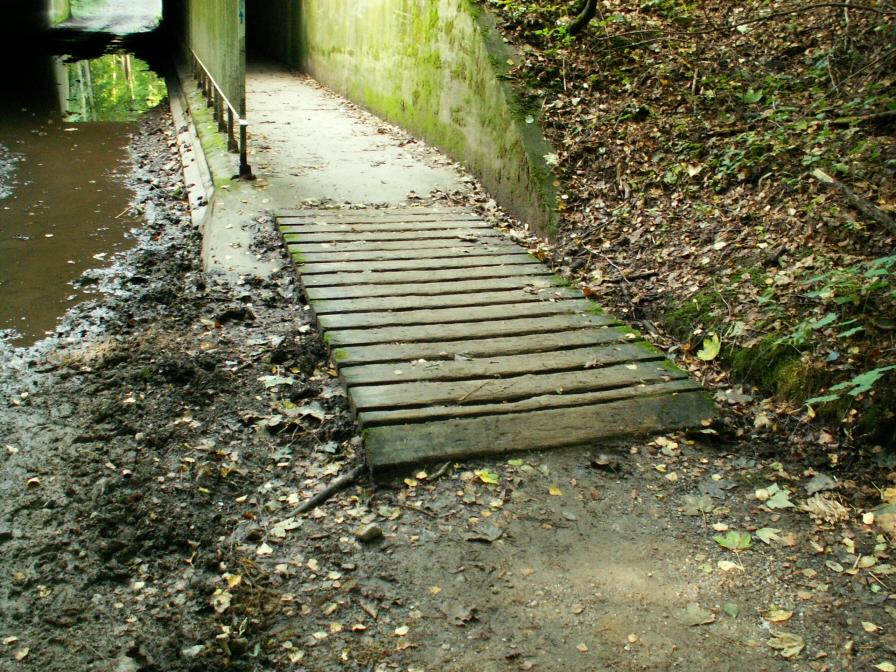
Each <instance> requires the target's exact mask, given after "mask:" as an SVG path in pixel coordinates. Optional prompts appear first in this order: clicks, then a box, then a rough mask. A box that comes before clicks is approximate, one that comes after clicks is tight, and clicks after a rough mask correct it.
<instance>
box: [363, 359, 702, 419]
mask: <svg viewBox="0 0 896 672" xmlns="http://www.w3.org/2000/svg"><path fill="white" fill-rule="evenodd" d="M684 376H685V374H684V373H682V372H681V371H678V370H676V369H673V368H672V367H670V365H669V364H668V362H667V361H666V360H663V361H647V362H644V361H638V362H632V363H629V364H614V365H612V366H607V367H604V368H600V369H587V370H582V371H562V372H559V373H545V374H535V373H529V374H525V375H522V376H514V377H512V378H487V377H483V378H478V379H472V380H448V381H420V382H410V383H397V384H395V385H360V386H357V387H349V390H348V392H349V395H348V396H349V401H350V402H351V405H352V407H353V408H354V409H355V410H357V411H358V412H363V411H369V410H373V409H389V408H412V407H420V406H434V405H437V404H439V405H446V404H458V405H463V404H481V403H500V402H502V401H514V400H516V399H526V398H528V397H538V396H541V395H545V394H550V393H551V392H556V391H557V390H563V392H564V393H566V394H574V393H577V392H596V391H598V390H609V389H612V388H615V387H631V386H635V385H640V384H641V383H651V382H665V381H669V380H675V379H676V378H683V377H684Z"/></svg>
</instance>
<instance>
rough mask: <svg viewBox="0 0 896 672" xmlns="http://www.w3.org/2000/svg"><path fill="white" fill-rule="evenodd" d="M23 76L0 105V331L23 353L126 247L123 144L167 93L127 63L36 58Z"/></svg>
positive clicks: (113, 58) (129, 224) (131, 220)
mask: <svg viewBox="0 0 896 672" xmlns="http://www.w3.org/2000/svg"><path fill="white" fill-rule="evenodd" d="M19 74H20V76H19V77H18V78H17V81H14V82H12V85H13V86H12V89H13V90H12V91H9V90H7V91H6V92H4V94H3V96H2V102H0V330H9V331H7V332H6V334H5V335H6V336H11V337H12V338H11V341H12V343H14V344H16V345H28V344H30V343H33V342H34V341H36V340H38V339H39V338H41V337H42V336H43V335H44V334H45V333H46V332H48V331H51V330H52V329H53V327H54V325H55V324H56V323H57V321H58V320H59V318H60V316H61V315H62V314H63V313H64V312H65V310H66V309H67V308H68V307H69V306H71V305H72V304H74V303H75V302H77V301H79V300H82V299H83V298H84V297H85V296H87V295H88V294H90V292H91V286H90V282H89V281H87V282H85V278H89V277H90V276H89V275H88V276H84V277H82V274H83V273H84V271H86V270H88V269H91V268H97V267H99V266H104V265H107V264H108V263H109V259H110V257H111V256H112V255H113V254H114V253H115V252H116V251H118V250H121V249H123V248H124V247H125V246H126V245H127V244H128V241H127V232H128V231H129V230H130V229H131V228H133V227H135V226H136V225H138V223H139V220H138V218H137V216H136V213H132V211H131V208H130V207H129V204H130V200H131V198H132V193H131V191H130V190H129V188H128V187H127V186H126V175H127V173H128V171H129V165H130V164H129V160H128V154H127V146H128V141H129V137H130V134H131V133H132V131H133V121H134V120H136V119H137V118H138V117H139V115H140V114H141V113H142V112H143V111H145V110H146V109H147V107H149V106H151V105H154V104H157V103H158V102H159V101H160V100H161V99H162V98H163V97H164V95H165V90H164V84H163V83H162V82H161V81H160V80H159V79H158V78H157V77H155V75H153V74H152V73H149V72H148V71H147V70H146V69H145V66H144V65H143V64H142V63H140V62H139V61H137V60H136V59H134V58H133V57H132V56H129V55H125V54H110V55H106V56H103V57H101V58H98V59H93V60H91V61H77V62H72V63H67V62H65V60H64V59H60V58H57V57H39V58H36V59H33V60H32V62H30V63H29V64H28V65H27V67H25V68H22V70H20V72H19Z"/></svg>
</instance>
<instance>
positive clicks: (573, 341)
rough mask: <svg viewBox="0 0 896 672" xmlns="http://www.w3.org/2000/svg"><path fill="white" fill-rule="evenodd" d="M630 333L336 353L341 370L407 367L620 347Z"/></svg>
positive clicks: (560, 334) (603, 331)
mask: <svg viewBox="0 0 896 672" xmlns="http://www.w3.org/2000/svg"><path fill="white" fill-rule="evenodd" d="M629 336H631V334H630V333H626V332H624V331H622V330H620V329H616V328H614V327H596V328H588V329H573V330H569V331H561V330H557V331H555V332H553V333H547V334H529V335H525V336H493V337H489V338H483V339H466V340H457V341H430V342H425V343H390V344H388V345H362V346H347V347H340V348H338V349H335V350H334V351H333V359H334V360H335V361H336V363H337V365H339V366H350V365H353V364H377V363H385V362H397V363H399V364H403V363H404V362H409V361H413V360H418V359H426V360H445V359H454V358H455V357H491V356H497V355H517V354H526V353H535V352H549V351H551V350H561V349H563V348H575V347H581V346H587V345H596V344H599V343H619V342H625V341H626V340H629V338H628V337H629Z"/></svg>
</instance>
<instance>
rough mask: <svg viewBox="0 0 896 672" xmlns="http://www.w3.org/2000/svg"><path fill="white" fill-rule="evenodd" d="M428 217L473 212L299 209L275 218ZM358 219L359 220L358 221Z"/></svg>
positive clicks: (471, 212)
mask: <svg viewBox="0 0 896 672" xmlns="http://www.w3.org/2000/svg"><path fill="white" fill-rule="evenodd" d="M429 215H473V216H477V217H478V215H476V213H475V212H473V211H472V210H470V209H469V208H451V207H448V208H440V207H430V206H423V207H408V208H329V209H328V208H317V209H315V208H300V209H288V208H287V209H283V210H278V211H277V213H276V214H275V217H276V218H277V220H278V221H279V220H280V219H284V218H288V217H294V218H298V219H308V218H320V217H325V218H328V219H329V218H332V219H345V220H349V221H351V220H355V221H363V219H364V218H370V217H389V216H398V217H403V218H405V219H408V218H411V217H426V216H429ZM359 218H360V219H359Z"/></svg>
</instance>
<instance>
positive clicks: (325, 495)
mask: <svg viewBox="0 0 896 672" xmlns="http://www.w3.org/2000/svg"><path fill="white" fill-rule="evenodd" d="M363 473H364V465H363V464H362V465H359V466H357V467H355V468H354V469H352V470H351V471H350V472H348V473H347V474H343V475H342V476H340V477H339V478H336V479H335V480H333V481H332V482H331V483H330V484H329V485H328V486H327V487H325V488H324V489H323V490H321V491H320V492H318V493H317V494H316V495H314V496H313V497H312V498H311V499H306V500H305V501H304V502H302V503H301V504H299V507H298V508H297V509H296V513H305V512H307V511H310V510H311V509H316V508H317V507H318V506H320V505H321V504H323V503H324V502H325V501H327V500H328V499H330V497H332V496H333V495H335V494H336V493H337V492H339V491H340V490H344V489H345V488H347V487H348V486H350V485H352V484H353V483H355V482H356V481H357V480H358V479H359V478H361V474H363Z"/></svg>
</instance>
